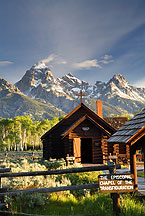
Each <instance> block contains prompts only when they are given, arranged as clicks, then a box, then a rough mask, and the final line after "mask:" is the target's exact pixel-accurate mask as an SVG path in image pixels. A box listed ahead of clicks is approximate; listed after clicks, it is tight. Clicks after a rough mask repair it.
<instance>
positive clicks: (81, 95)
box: [76, 90, 87, 103]
mask: <svg viewBox="0 0 145 216" xmlns="http://www.w3.org/2000/svg"><path fill="white" fill-rule="evenodd" d="M76 96H80V98H81V103H82V97H83V96H87V95H86V94H83V93H82V90H80V94H76Z"/></svg>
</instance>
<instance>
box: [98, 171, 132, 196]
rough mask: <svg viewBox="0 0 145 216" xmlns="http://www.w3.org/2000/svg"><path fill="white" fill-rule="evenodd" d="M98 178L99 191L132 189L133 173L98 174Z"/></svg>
mask: <svg viewBox="0 0 145 216" xmlns="http://www.w3.org/2000/svg"><path fill="white" fill-rule="evenodd" d="M98 180H99V191H100V192H101V193H127V192H129V193H130V192H133V191H134V175H133V174H113V175H111V174H106V175H99V176H98Z"/></svg>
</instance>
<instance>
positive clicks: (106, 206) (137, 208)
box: [0, 159, 145, 216]
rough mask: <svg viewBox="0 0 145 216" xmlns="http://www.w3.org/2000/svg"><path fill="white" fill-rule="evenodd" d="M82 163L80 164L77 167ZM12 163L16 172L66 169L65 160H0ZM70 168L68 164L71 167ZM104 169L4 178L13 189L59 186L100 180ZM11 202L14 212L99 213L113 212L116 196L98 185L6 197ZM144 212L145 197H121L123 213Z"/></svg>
mask: <svg viewBox="0 0 145 216" xmlns="http://www.w3.org/2000/svg"><path fill="white" fill-rule="evenodd" d="M78 166H80V165H78V164H76V165H75V166H74V167H78ZM6 167H10V168H11V169H12V172H22V171H23V172H25V171H27V172H28V171H36V170H38V171H42V170H52V169H61V168H63V169H65V168H66V165H65V161H64V160H63V159H62V160H50V161H46V160H38V159H37V160H27V159H17V160H12V159H5V160H1V161H0V168H6ZM67 168H68V167H67ZM98 174H100V172H88V173H76V174H65V175H58V176H55V175H53V176H37V177H18V178H9V179H6V178H3V179H2V185H3V187H9V188H11V189H27V188H40V187H57V186H65V185H79V184H84V183H91V182H97V181H98ZM5 199H6V201H7V203H8V204H9V205H8V206H9V209H8V210H9V211H11V212H12V213H13V215H17V212H25V213H32V214H41V215H78V214H79V215H81V214H82V215H98V216H101V215H102V216H104V215H105V216H113V210H112V205H113V204H112V199H111V197H110V194H101V193H99V192H98V191H97V190H96V189H93V190H88V189H87V190H78V191H71V192H70V191H65V192H57V193H46V194H33V195H30V194H27V195H26V194H24V195H23V194H19V195H17V196H15V197H8V196H7V197H5ZM141 215H142V216H144V215H145V201H144V200H139V198H138V197H136V196H131V195H129V194H127V195H123V196H122V198H121V213H120V216H141Z"/></svg>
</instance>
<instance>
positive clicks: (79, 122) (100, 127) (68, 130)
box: [62, 115, 111, 137]
mask: <svg viewBox="0 0 145 216" xmlns="http://www.w3.org/2000/svg"><path fill="white" fill-rule="evenodd" d="M86 119H87V120H89V121H90V122H91V123H92V124H93V125H94V126H95V127H97V128H99V129H100V130H101V131H103V132H104V133H105V134H107V135H111V134H110V133H109V132H108V131H106V130H105V129H104V128H103V127H102V126H101V125H99V124H97V122H96V121H94V120H93V119H92V118H90V117H89V116H88V115H84V116H83V117H82V118H80V119H78V120H77V121H76V122H75V123H74V124H73V125H71V127H70V128H68V129H67V130H66V131H65V132H64V133H63V134H62V136H63V137H65V136H67V135H68V134H69V133H70V132H71V131H72V130H73V129H75V128H76V127H77V126H78V125H80V124H81V123H82V122H83V121H84V120H86Z"/></svg>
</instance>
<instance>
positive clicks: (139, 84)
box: [134, 77, 145, 88]
mask: <svg viewBox="0 0 145 216" xmlns="http://www.w3.org/2000/svg"><path fill="white" fill-rule="evenodd" d="M134 85H135V86H137V87H139V88H141V87H142V88H145V77H144V78H142V79H140V80H138V81H137V82H135V83H134Z"/></svg>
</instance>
